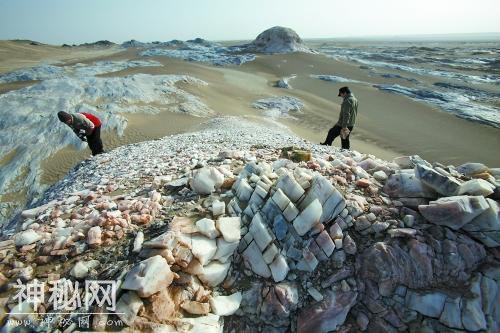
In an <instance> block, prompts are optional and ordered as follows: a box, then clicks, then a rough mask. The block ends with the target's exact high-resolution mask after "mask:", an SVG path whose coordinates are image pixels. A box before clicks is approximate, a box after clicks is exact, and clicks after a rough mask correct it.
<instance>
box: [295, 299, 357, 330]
mask: <svg viewBox="0 0 500 333" xmlns="http://www.w3.org/2000/svg"><path fill="white" fill-rule="evenodd" d="M323 296H324V299H323V300H322V301H321V302H318V303H315V304H313V305H311V306H308V307H304V308H302V310H301V311H300V312H299V315H298V319H297V332H298V333H310V332H318V333H326V332H332V331H335V330H336V329H337V327H339V326H341V325H342V324H343V323H344V322H345V320H346V317H347V314H348V313H349V311H350V310H351V307H352V306H353V305H354V304H355V303H356V298H357V297H358V294H357V293H356V292H353V291H348V292H342V291H331V290H328V291H327V292H326V293H325V295H323Z"/></svg>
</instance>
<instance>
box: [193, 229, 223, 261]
mask: <svg viewBox="0 0 500 333" xmlns="http://www.w3.org/2000/svg"><path fill="white" fill-rule="evenodd" d="M216 251H217V243H216V241H215V239H210V238H207V237H205V236H192V237H191V252H193V255H194V256H195V257H196V258H197V259H198V261H199V262H200V264H202V265H203V266H205V265H206V264H208V263H209V262H210V259H212V257H213V256H214V255H215V252H216Z"/></svg>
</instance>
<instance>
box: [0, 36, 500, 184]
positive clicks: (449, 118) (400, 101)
mask: <svg viewBox="0 0 500 333" xmlns="http://www.w3.org/2000/svg"><path fill="white" fill-rule="evenodd" d="M0 50H1V51H0V52H1V53H0V54H1V56H0V72H8V71H11V70H14V69H17V68H20V67H23V66H31V65H34V64H37V63H43V62H54V61H59V63H60V64H64V65H72V64H75V63H89V64H90V63H93V62H95V61H97V60H127V59H130V60H133V59H140V58H141V57H139V56H138V54H137V53H138V51H137V50H136V49H128V50H125V51H123V50H121V51H119V52H118V51H117V48H114V47H112V48H107V49H106V48H104V49H98V48H96V49H94V48H84V47H77V48H61V47H56V46H33V45H29V43H22V42H2V44H1V47H0ZM150 59H152V60H156V61H158V62H160V63H162V64H163V65H164V66H163V67H139V68H130V69H127V70H123V71H120V72H114V73H109V74H105V75H103V76H126V75H130V74H136V73H148V74H188V75H191V76H194V77H196V78H199V79H202V80H204V81H206V82H207V83H208V86H204V87H193V86H186V87H182V88H183V89H185V90H187V91H188V92H190V93H192V94H193V95H195V96H198V97H199V98H200V99H201V100H202V101H203V102H204V103H205V104H207V105H208V106H209V107H210V108H211V109H212V110H214V111H215V115H229V116H233V115H234V116H245V117H247V118H248V119H254V120H256V121H258V120H259V119H262V118H263V116H262V111H260V110H257V109H254V108H252V106H251V104H252V103H253V102H254V101H256V100H257V99H260V98H266V97H270V96H282V95H288V96H294V97H297V98H300V99H301V100H302V101H303V102H304V104H305V108H304V110H303V113H299V114H294V117H296V119H286V118H280V119H272V121H276V122H278V123H280V124H283V125H285V126H287V127H288V128H289V129H290V130H292V131H293V132H294V133H295V134H297V135H299V136H300V137H302V138H304V139H307V140H310V141H311V142H316V143H319V142H321V141H323V140H324V138H325V136H326V133H327V131H328V129H329V128H330V127H331V126H333V125H334V124H335V122H336V120H337V118H338V113H339V110H340V103H341V99H340V98H339V97H337V91H338V89H339V88H340V87H341V86H343V85H346V84H342V83H332V82H325V81H321V80H318V79H316V78H311V77H310V75H312V74H332V75H338V76H343V77H348V78H351V79H354V80H359V81H366V80H369V81H370V82H372V83H394V82H396V83H397V79H384V78H374V77H367V75H366V74H365V73H363V71H362V70H360V69H359V65H356V64H351V63H348V62H343V61H337V60H334V59H331V58H328V57H326V56H324V55H321V54H305V53H295V54H281V55H258V56H257V59H256V60H255V61H252V62H249V63H245V64H243V65H241V66H226V67H216V66H212V65H208V64H202V63H195V62H188V61H183V60H179V59H171V58H166V57H151V58H150ZM292 74H295V75H296V78H295V79H293V80H291V82H290V84H291V85H292V87H293V89H281V88H277V87H275V83H276V81H277V80H279V79H280V78H283V77H287V76H290V75H292ZM33 83H35V82H22V83H10V84H0V92H2V93H3V92H6V91H9V90H14V89H19V88H22V87H24V86H27V85H30V84H33ZM348 85H349V86H350V87H351V89H352V91H353V93H354V94H355V95H356V96H357V98H358V99H359V101H360V108H359V113H358V121H357V125H356V127H355V129H354V131H353V133H352V135H351V149H355V150H358V151H361V152H364V153H370V154H373V155H375V156H377V157H379V158H382V159H386V160H391V159H392V158H394V157H396V156H400V155H414V154H417V155H420V156H421V157H423V158H424V159H428V160H431V161H437V162H441V163H443V164H454V165H458V164H461V163H464V162H468V161H477V162H482V163H485V164H486V165H490V166H497V165H499V164H500V158H499V157H498V154H497V153H498V147H499V146H500V136H499V135H498V130H497V129H495V128H491V127H488V126H484V125H481V124H477V123H472V122H469V121H465V120H463V119H459V118H457V117H455V116H453V115H450V114H447V113H445V112H442V111H440V110H438V109H436V108H433V107H431V106H429V105H426V104H422V103H418V102H415V101H412V100H410V99H408V98H406V97H403V96H398V95H393V94H389V93H385V92H381V91H378V90H377V89H375V88H373V87H372V86H368V85H363V84H357V83H349V84H348ZM124 116H125V117H126V118H127V119H128V127H127V129H126V131H125V133H124V136H122V137H119V136H118V135H116V133H114V132H109V131H106V129H105V128H104V129H103V133H104V134H103V141H104V144H105V149H106V150H110V149H113V148H115V147H117V146H121V145H124V144H129V143H135V142H140V141H146V140H151V139H157V138H161V137H163V136H165V135H169V134H176V133H180V132H185V131H190V130H193V129H195V128H196V126H197V125H199V124H202V123H203V122H204V121H206V120H207V119H206V118H201V117H194V116H190V115H187V114H186V115H184V114H176V113H171V112H162V113H160V114H158V115H143V114H124ZM266 121H270V120H269V119H266ZM334 146H337V147H339V146H340V140H339V138H337V139H336V141H335V142H334ZM89 156H90V154H89V151H88V150H83V151H78V150H76V149H75V148H73V147H71V146H69V147H66V148H65V149H63V150H61V151H59V152H58V153H56V154H55V155H53V156H52V157H51V158H49V159H47V160H46V161H45V162H44V163H43V169H44V170H43V179H42V181H43V182H44V183H45V184H51V183H54V182H55V181H57V180H58V179H60V178H62V177H63V176H64V175H65V174H66V172H67V171H68V170H69V169H70V168H71V167H73V166H74V165H76V163H77V162H79V161H81V160H82V159H85V158H87V157H89Z"/></svg>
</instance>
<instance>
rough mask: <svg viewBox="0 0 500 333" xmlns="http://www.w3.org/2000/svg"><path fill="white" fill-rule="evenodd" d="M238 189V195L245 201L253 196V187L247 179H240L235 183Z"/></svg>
mask: <svg viewBox="0 0 500 333" xmlns="http://www.w3.org/2000/svg"><path fill="white" fill-rule="evenodd" d="M233 187H234V188H235V189H236V196H237V197H238V198H239V199H240V200H241V201H243V202H247V201H248V200H250V197H251V196H252V192H253V188H252V187H251V186H250V184H248V181H247V180H246V179H239V180H238V181H236V182H235V183H234V185H233Z"/></svg>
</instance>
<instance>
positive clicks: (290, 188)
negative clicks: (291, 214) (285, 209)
mask: <svg viewBox="0 0 500 333" xmlns="http://www.w3.org/2000/svg"><path fill="white" fill-rule="evenodd" d="M276 187H277V188H280V189H281V190H282V191H283V193H285V195H286V196H287V197H288V198H289V199H290V200H291V201H293V202H296V201H297V200H299V199H300V197H301V196H302V195H303V194H304V192H305V191H304V189H303V188H302V186H300V184H299V183H297V181H296V180H295V179H293V177H292V176H290V175H288V174H287V175H284V176H283V177H280V179H279V180H278V183H277V184H276Z"/></svg>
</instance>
